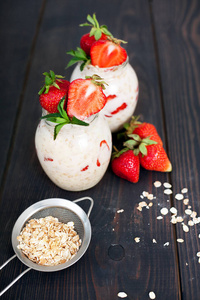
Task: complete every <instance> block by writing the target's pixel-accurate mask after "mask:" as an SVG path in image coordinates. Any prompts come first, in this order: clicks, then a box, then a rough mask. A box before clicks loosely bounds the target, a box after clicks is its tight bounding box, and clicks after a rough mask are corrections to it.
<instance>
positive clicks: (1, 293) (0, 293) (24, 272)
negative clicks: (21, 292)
mask: <svg viewBox="0 0 200 300" xmlns="http://www.w3.org/2000/svg"><path fill="white" fill-rule="evenodd" d="M30 270H31V268H27V269H26V270H24V271H23V272H22V273H21V274H20V275H18V276H17V277H16V278H15V279H14V280H13V281H12V282H11V283H10V284H9V285H7V287H5V289H4V290H3V291H1V292H0V297H1V296H2V295H3V294H4V293H5V292H6V291H7V290H8V289H9V288H10V287H11V286H12V285H13V284H14V283H15V282H16V281H17V280H19V279H20V278H21V277H22V276H23V275H24V274H26V273H27V272H28V271H30Z"/></svg>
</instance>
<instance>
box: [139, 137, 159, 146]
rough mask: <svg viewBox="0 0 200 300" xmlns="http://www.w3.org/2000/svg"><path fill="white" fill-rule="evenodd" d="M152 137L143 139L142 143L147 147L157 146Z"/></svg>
mask: <svg viewBox="0 0 200 300" xmlns="http://www.w3.org/2000/svg"><path fill="white" fill-rule="evenodd" d="M150 137H151V136H149V137H147V138H145V139H143V140H142V142H143V143H145V144H146V145H155V144H157V142H155V141H154V140H151V139H150Z"/></svg>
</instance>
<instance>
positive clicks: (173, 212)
mask: <svg viewBox="0 0 200 300" xmlns="http://www.w3.org/2000/svg"><path fill="white" fill-rule="evenodd" d="M170 212H171V213H172V214H175V215H176V214H177V209H176V208H175V207H171V208H170Z"/></svg>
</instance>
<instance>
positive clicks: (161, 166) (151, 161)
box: [139, 144, 172, 172]
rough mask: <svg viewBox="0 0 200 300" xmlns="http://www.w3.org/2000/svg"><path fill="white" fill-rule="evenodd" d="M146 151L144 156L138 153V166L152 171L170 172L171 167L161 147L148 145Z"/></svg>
mask: <svg viewBox="0 0 200 300" xmlns="http://www.w3.org/2000/svg"><path fill="white" fill-rule="evenodd" d="M146 149H147V154H146V155H143V154H142V153H139V158H140V164H141V166H142V167H143V168H145V169H147V170H152V171H160V172H171V170H172V165H171V162H170V161H169V158H168V156H167V153H166V152H165V150H164V148H163V146H162V145H160V144H154V145H148V146H146Z"/></svg>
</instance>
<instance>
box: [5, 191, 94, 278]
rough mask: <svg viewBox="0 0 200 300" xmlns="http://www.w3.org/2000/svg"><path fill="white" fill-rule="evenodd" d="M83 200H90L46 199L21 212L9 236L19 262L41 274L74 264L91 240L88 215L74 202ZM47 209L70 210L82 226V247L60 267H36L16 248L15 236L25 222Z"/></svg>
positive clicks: (36, 265)
mask: <svg viewBox="0 0 200 300" xmlns="http://www.w3.org/2000/svg"><path fill="white" fill-rule="evenodd" d="M85 199H89V200H90V199H91V198H90V197H84V198H80V199H77V200H75V201H74V202H73V201H70V200H67V199H63V198H48V199H44V200H41V201H38V202H36V203H34V204H33V205H31V206H29V207H28V208H27V209H26V210H24V211H23V212H22V214H21V215H20V216H19V217H18V219H17V221H16V222H15V225H14V227H13V230H12V236H11V242H12V247H13V250H14V252H15V254H16V256H17V257H18V258H19V260H20V261H21V262H22V263H23V264H25V265H26V266H28V267H29V268H31V269H34V270H37V271H42V272H55V271H59V270H63V269H65V268H68V267H70V266H71V265H73V264H74V263H76V262H77V261H78V260H79V259H80V258H81V257H82V256H83V255H84V253H85V252H86V250H87V248H88V246H89V243H90V240H91V235H92V229H91V224H90V221H89V218H88V215H87V214H86V213H85V211H84V210H83V209H82V208H81V207H80V206H79V205H77V204H76V203H75V202H78V201H82V200H85ZM92 201H93V200H92ZM49 207H60V208H64V209H68V210H71V211H72V212H74V213H76V215H77V216H78V217H79V219H80V221H81V222H82V224H83V228H84V238H83V240H82V245H81V247H80V249H79V251H78V252H77V254H76V255H75V256H74V257H73V258H72V259H71V260H69V261H68V262H66V263H63V264H60V265H56V266H41V265H38V264H36V263H34V262H32V261H31V260H29V259H28V258H27V257H26V256H25V255H24V254H23V253H22V251H21V250H20V249H18V248H17V245H18V240H17V236H18V235H19V233H20V232H21V230H22V228H23V227H24V224H25V223H26V221H27V220H29V219H30V218H31V216H32V215H34V214H35V213H37V212H38V211H40V210H43V209H45V208H49ZM88 214H89V213H88ZM72 221H73V220H72Z"/></svg>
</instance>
